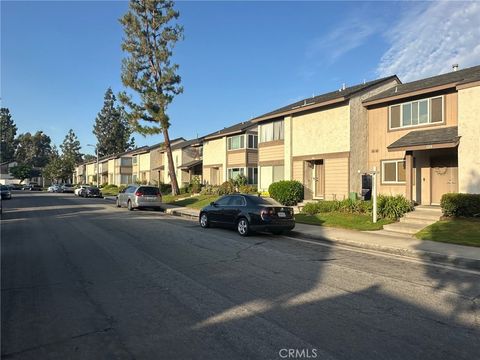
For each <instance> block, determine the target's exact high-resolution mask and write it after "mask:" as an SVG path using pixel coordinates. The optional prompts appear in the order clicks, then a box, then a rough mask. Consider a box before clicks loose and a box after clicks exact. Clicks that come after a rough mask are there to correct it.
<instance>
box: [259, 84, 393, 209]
mask: <svg viewBox="0 0 480 360" xmlns="http://www.w3.org/2000/svg"><path fill="white" fill-rule="evenodd" d="M399 83H400V80H399V79H398V78H397V77H396V76H390V77H386V78H382V79H378V80H374V81H370V82H364V83H363V84H359V85H354V86H350V87H345V86H343V87H342V88H341V89H340V90H337V91H333V92H329V93H325V94H321V95H318V96H315V97H311V98H307V99H303V100H301V101H298V102H295V103H293V104H290V105H287V106H284V107H281V108H279V109H276V110H274V111H271V112H269V113H266V114H264V115H262V116H259V117H257V118H255V119H253V120H252V121H253V122H254V123H256V124H258V133H259V142H258V166H259V189H260V190H262V191H267V190H268V187H269V186H270V184H271V183H272V182H276V181H279V180H298V181H300V182H301V183H302V184H303V185H304V197H305V199H327V200H331V199H337V200H342V199H345V198H347V197H348V196H349V193H350V192H357V193H359V192H360V191H361V174H362V173H363V172H365V171H367V168H368V153H367V146H366V143H367V136H368V125H367V124H368V122H367V111H366V109H365V108H364V107H363V105H362V101H363V100H364V99H367V98H369V97H371V96H373V95H376V94H378V93H380V92H383V91H385V90H386V89H389V88H391V87H393V86H395V85H398V84H399Z"/></svg>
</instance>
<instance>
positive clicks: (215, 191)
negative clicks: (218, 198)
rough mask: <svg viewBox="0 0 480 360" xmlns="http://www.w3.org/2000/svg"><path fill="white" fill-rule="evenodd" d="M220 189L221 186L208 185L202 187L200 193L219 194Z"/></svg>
mask: <svg viewBox="0 0 480 360" xmlns="http://www.w3.org/2000/svg"><path fill="white" fill-rule="evenodd" d="M219 190H220V187H219V186H215V185H207V186H205V187H204V188H203V189H202V191H200V195H219V194H218V192H219Z"/></svg>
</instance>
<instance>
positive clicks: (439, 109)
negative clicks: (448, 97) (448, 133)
mask: <svg viewBox="0 0 480 360" xmlns="http://www.w3.org/2000/svg"><path fill="white" fill-rule="evenodd" d="M443 120H444V115H443V96H438V97H434V98H430V99H422V100H417V101H411V102H408V103H404V104H399V105H392V106H390V120H389V121H390V129H398V128H404V127H412V126H419V125H424V124H430V123H441V122H443Z"/></svg>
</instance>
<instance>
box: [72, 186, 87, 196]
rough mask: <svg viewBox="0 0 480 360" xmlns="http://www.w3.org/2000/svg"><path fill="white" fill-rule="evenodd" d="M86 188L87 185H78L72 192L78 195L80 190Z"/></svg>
mask: <svg viewBox="0 0 480 360" xmlns="http://www.w3.org/2000/svg"><path fill="white" fill-rule="evenodd" d="M87 188H88V185H80V187H78V188H76V189H75V190H74V191H73V193H74V194H75V196H80V193H81V192H82V191H85V190H86V189H87Z"/></svg>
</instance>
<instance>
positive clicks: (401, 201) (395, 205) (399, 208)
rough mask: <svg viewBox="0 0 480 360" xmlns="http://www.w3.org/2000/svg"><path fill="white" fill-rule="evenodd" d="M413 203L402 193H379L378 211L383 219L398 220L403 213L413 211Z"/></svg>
mask: <svg viewBox="0 0 480 360" xmlns="http://www.w3.org/2000/svg"><path fill="white" fill-rule="evenodd" d="M412 210H413V205H412V203H411V202H410V201H408V200H407V199H406V198H405V197H404V196H402V195H396V196H386V195H379V196H378V199H377V213H378V215H379V217H381V218H383V219H391V220H397V219H398V218H400V217H402V216H403V214H405V213H407V212H409V211H412Z"/></svg>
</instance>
